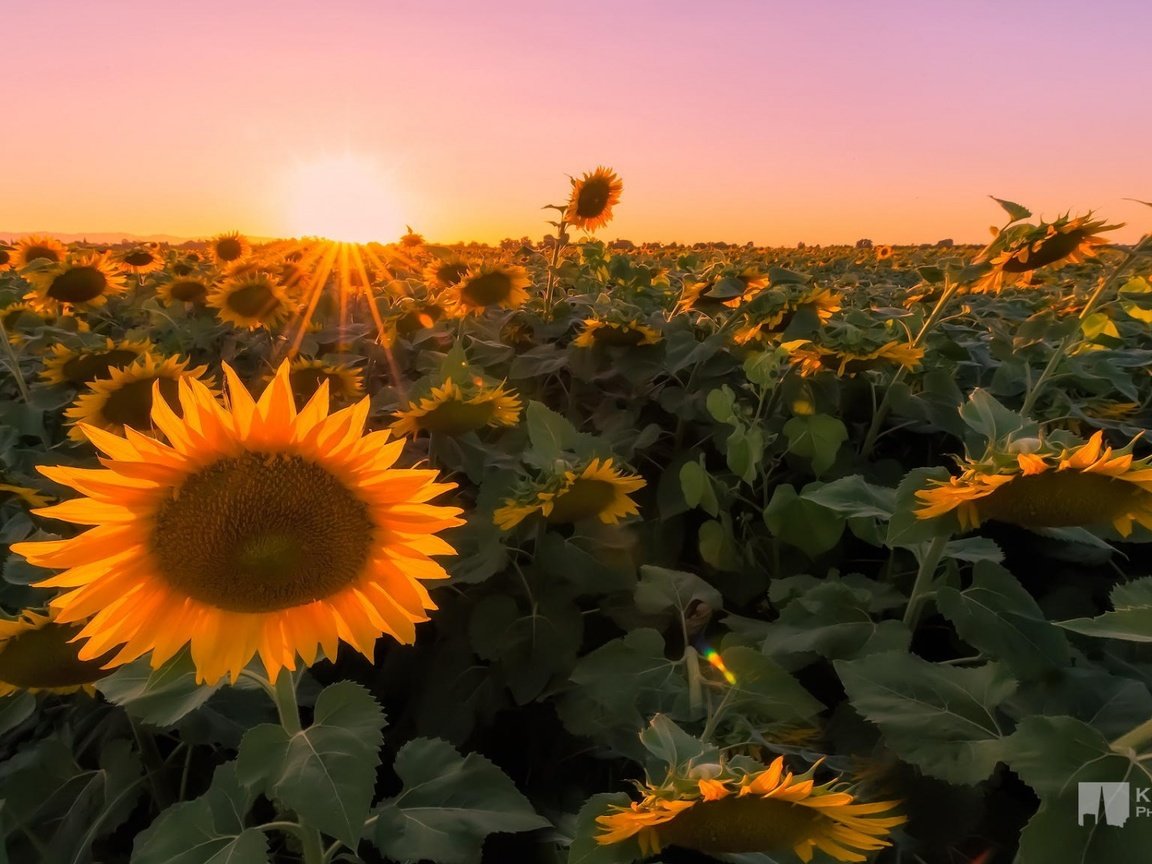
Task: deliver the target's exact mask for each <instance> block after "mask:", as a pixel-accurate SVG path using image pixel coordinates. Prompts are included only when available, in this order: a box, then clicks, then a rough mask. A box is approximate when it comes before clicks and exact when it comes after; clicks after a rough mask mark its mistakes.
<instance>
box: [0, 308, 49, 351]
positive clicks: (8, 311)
mask: <svg viewBox="0 0 1152 864" xmlns="http://www.w3.org/2000/svg"><path fill="white" fill-rule="evenodd" d="M53 305H54V304H51V303H47V304H37V305H33V304H31V303H23V302H21V303H10V304H8V305H7V306H5V307H4V308H3V309H0V323H2V324H3V325H4V332H5V333H7V334H8V341H9V342H11V343H12V344H13V345H19V344H20V343H21V342H23V341H24V336H23V334H24V333H34V332H35V331H37V330H39V329H40V328H41V327H45V326H48V325H50V324H52V323H53V322H54V321H55V320H56V314H55V312H54V310H53V309H52V307H53Z"/></svg>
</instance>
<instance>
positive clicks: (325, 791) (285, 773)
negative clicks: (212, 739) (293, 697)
mask: <svg viewBox="0 0 1152 864" xmlns="http://www.w3.org/2000/svg"><path fill="white" fill-rule="evenodd" d="M383 727H384V712H383V711H382V710H381V709H380V706H379V705H378V704H377V703H376V700H375V699H373V698H372V696H371V695H369V693H368V691H367V690H365V689H364V688H363V687H361V686H360V685H358V684H353V683H352V682H350V681H341V682H340V683H338V684H333V685H332V686H330V687H327V688H325V689H324V691H323V692H322V693H321V694H320V697H319V698H318V699H317V700H316V708H315V720H314V722H313V723H312V725H311V726H309V727H308V728H307V729H304V730H302V731H300V732H297V733H296V734H294V735H290V734H288V732H286V731H285V730H284V728H283V727H281V726H276V725H272V724H263V725H260V726H257V727H255V728H254V729H252V730H250V731H249V732H248V734H246V735H245V736H244V740H243V741H241V742H240V754H239V757H238V758H237V761H236V773H237V777H238V778H239V779H240V782H241V783H243V784H244V785H245V786H247V787H250V788H252V789H254V790H256V791H259V792H264V793H266V794H267V795H268V796H269V797H271V798H274V799H276V800H277V801H279V802H280V803H282V804H284V805H285V806H286V807H288V808H289V809H291V810H294V811H295V812H296V813H297V814H299V816H300V817H301V819H303V820H304V822H305V823H306V824H308V825H311V826H314V827H316V828H319V829H320V830H321V831H323V832H325V833H326V834H330V835H331V836H333V837H335V838H336V839H338V840H340V841H341V842H343V843H344V844H345V845H346V846H348V847H349V848H351V849H355V848H356V845H357V842H358V841H359V839H360V834H361V832H362V830H363V826H364V820H365V819H366V818H367V815H368V810H369V808H370V807H371V804H372V796H373V790H374V789H375V785H376V766H377V765H378V764H379V763H380V757H379V754H378V752H377V751H378V750H379V749H380V745H381V743H382V742H383V736H382V734H381V730H382V729H383Z"/></svg>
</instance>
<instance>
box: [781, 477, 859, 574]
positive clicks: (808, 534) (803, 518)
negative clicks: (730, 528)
mask: <svg viewBox="0 0 1152 864" xmlns="http://www.w3.org/2000/svg"><path fill="white" fill-rule="evenodd" d="M805 492H807V488H805ZM764 524H765V525H767V526H768V530H769V531H771V532H772V533H773V534H774V535H775V536H776V537H779V538H780V540H782V541H783V542H785V543H787V544H788V545H790V546H795V547H796V548H798V549H801V550H802V551H803V552H804V553H805V554H806V555H808V557H809V558H816V557H818V556H820V555H823V554H824V553H825V552H828V551H829V550H831V549H834V548H835V547H836V544H837V543H838V542H839V541H840V537H841V535H842V534H843V533H844V519H843V517H841V516H840V515H839V514H837V513H835V512H833V511H832V510H829V509H828V508H826V507H824V506H822V505H820V504H817V503H816V502H814V501H811V500H808V499H807V498H806V497H801V495H800V494H798V493H797V492H796V489H795V488H793V487H792V486H791V485H789V484H787V483H782V484H780V485H779V486H777V487H776V488H775V489H773V490H772V498H771V500H770V501H769V502H768V506H767V507H765V508H764Z"/></svg>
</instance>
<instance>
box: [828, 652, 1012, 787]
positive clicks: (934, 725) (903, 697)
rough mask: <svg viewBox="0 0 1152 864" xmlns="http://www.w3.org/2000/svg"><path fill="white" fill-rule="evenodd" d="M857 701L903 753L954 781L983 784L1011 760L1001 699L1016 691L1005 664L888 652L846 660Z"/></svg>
mask: <svg viewBox="0 0 1152 864" xmlns="http://www.w3.org/2000/svg"><path fill="white" fill-rule="evenodd" d="M836 671H837V672H838V673H839V674H840V680H841V681H842V682H843V683H844V689H845V690H846V691H847V692H848V696H849V698H850V699H851V700H852V707H853V708H855V709H856V711H857V712H858V713H860V714H862V715H863V716H864V717H866V718H867V719H869V720H871V721H872V722H873V723H875V724H876V725H877V726H878V727H879V728H880V731H881V733H882V734H883V736H884V741H885V742H886V743H887V744H888V746H889V747H891V748H892V750H893V751H895V753H896V754H897V755H898V756H900V757H901V758H902V759H904V760H906V761H908V762H911V763H912V764H914V765H917V766H919V767H920V769H921V770H923V771H924V772H925V773H926V774H931V775H932V776H934V777H939V778H940V779H942V780H947V781H949V782H951V783H976V782H978V781H980V780H983V779H985V778H986V777H988V775H989V774H991V773H992V770H993V768H995V767H996V763H997V762H998V761H1000V760H1001V759H1003V758H1004V754H1005V739H1006V735H1007V730H1006V729H1005V728H1004V726H1005V724H1004V721H1003V720H1001V719H1000V717H999V716H998V711H997V709H998V707H999V705H1000V704H1001V703H1002V702H1003V701H1004V700H1005V699H1007V698H1008V697H1009V696H1011V695H1012V693H1013V692H1014V691H1015V689H1016V682H1015V681H1014V680H1013V679H1012V678H1011V677H1010V676H1009V674H1008V671H1007V669H1006V668H1005V667H1003V666H1001V665H999V664H996V663H986V664H985V665H983V666H979V667H977V668H973V669H962V668H957V667H955V666H941V665H937V664H934V663H929V662H928V661H927V660H923V659H921V658H920V657H917V656H915V655H913V654H903V653H898V652H889V653H884V654H871V655H868V656H867V657H861V658H859V659H857V660H839V661H837V662H836Z"/></svg>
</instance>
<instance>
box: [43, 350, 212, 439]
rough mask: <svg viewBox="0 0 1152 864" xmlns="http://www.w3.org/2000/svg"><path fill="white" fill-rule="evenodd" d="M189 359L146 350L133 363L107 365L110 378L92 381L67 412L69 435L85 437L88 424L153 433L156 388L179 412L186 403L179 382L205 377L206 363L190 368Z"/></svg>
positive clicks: (169, 407)
mask: <svg viewBox="0 0 1152 864" xmlns="http://www.w3.org/2000/svg"><path fill="white" fill-rule="evenodd" d="M188 363H189V361H188V360H179V359H177V358H176V357H164V358H160V359H158V358H156V357H155V356H153V355H152V354H147V353H146V354H143V355H142V356H140V357H139V358H137V359H136V360H135V361H133V363H132V364H131V365H130V366H125V367H122V368H112V367H110V368H109V369H108V375H109V377H108V378H101V379H98V380H95V381H91V382H89V384H88V388H87V391H86V392H84V393H82V394H81V395H80V396H79V397H78V398H77V399H76V402H75V403H74V404H73V405H72V407H71V408H69V409H68V410H67V411H65V412H64V416H65V417H67V418H68V420H70V421H71V423H72V428H71V429H70V430H68V437H69V438H71V439H72V440H73V441H85V440H88V438H90V437H91V436H87V437H86V436H85V433H84V427H85V426H95V427H97V428H99V429H105V430H107V431H109V432H115V433H117V434H120V433H122V432H123V430H124V429H125V428H128V429H133V430H135V431H136V432H142V433H144V434H145V435H151V434H154V433H153V427H152V420H151V417H152V415H154V414H155V406H154V405H153V402H152V399H153V396H154V394H155V393H156V392H157V389H156V388H159V390H158V392H159V393H160V394H161V395H162V396H163V397H164V402H165V404H166V406H167V409H168V410H169V411H172V412H174V413H175V414H177V415H179V414H180V413H181V412H182V410H183V407H182V406H181V404H180V402H179V400H178V393H179V388H178V387H177V382H178V381H180V380H181V379H182V378H198V379H199V378H202V377H203V375H204V373H205V371H207V367H205V366H197V367H196V368H194V369H189V368H188Z"/></svg>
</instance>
